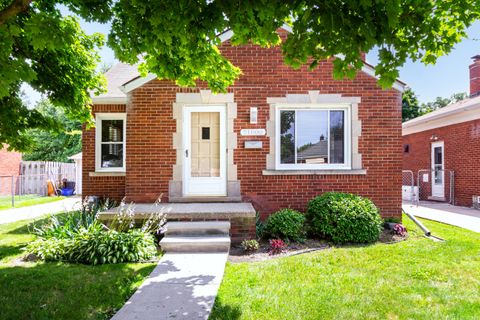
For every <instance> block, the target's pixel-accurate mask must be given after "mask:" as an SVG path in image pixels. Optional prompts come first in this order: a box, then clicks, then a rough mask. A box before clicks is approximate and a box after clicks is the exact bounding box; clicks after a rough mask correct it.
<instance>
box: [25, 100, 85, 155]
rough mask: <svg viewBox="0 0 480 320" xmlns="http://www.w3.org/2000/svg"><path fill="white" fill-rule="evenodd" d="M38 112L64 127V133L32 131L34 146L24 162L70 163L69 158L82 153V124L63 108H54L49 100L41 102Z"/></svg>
mask: <svg viewBox="0 0 480 320" xmlns="http://www.w3.org/2000/svg"><path fill="white" fill-rule="evenodd" d="M36 109H37V111H38V112H39V113H40V114H41V115H43V116H50V117H52V118H54V119H56V121H58V123H60V125H61V127H62V132H61V133H59V132H52V131H48V130H42V129H31V130H29V131H28V134H29V135H30V136H31V137H32V139H33V146H32V147H31V149H30V151H29V152H28V153H24V154H23V160H27V161H28V160H30V161H59V162H68V161H69V159H68V157H70V156H72V155H74V154H76V153H79V152H80V151H82V131H81V130H82V124H81V122H80V121H78V120H71V119H69V118H68V117H67V116H66V115H65V112H64V111H63V109H62V108H59V107H56V106H54V105H53V104H52V103H50V102H49V101H48V100H41V101H40V102H39V103H38V105H37V107H36Z"/></svg>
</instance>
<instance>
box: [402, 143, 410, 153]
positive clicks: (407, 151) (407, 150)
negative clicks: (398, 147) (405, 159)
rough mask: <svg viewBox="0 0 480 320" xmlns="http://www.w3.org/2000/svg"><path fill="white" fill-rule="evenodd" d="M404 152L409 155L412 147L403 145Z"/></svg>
mask: <svg viewBox="0 0 480 320" xmlns="http://www.w3.org/2000/svg"><path fill="white" fill-rule="evenodd" d="M403 152H404V153H409V152H410V145H409V144H404V145H403Z"/></svg>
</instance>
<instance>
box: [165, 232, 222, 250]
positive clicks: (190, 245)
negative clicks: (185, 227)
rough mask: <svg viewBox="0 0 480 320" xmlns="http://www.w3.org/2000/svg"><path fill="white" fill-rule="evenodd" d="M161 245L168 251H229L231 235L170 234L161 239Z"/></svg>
mask: <svg viewBox="0 0 480 320" xmlns="http://www.w3.org/2000/svg"><path fill="white" fill-rule="evenodd" d="M160 246H161V247H162V249H163V250H164V251H166V252H169V253H172V252H182V253H187V252H228V251H229V250H230V237H229V236H225V235H214V236H168V235H166V236H165V237H164V238H163V239H162V240H161V241H160Z"/></svg>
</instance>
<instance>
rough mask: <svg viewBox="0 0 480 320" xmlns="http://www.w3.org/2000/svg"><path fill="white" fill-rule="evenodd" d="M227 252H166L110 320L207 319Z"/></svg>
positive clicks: (221, 276) (219, 281) (220, 278)
mask: <svg viewBox="0 0 480 320" xmlns="http://www.w3.org/2000/svg"><path fill="white" fill-rule="evenodd" d="M227 257H228V253H167V254H165V255H164V256H163V257H162V259H161V260H160V261H159V263H158V265H157V267H156V268H155V269H154V270H153V272H152V273H151V274H150V276H149V277H148V278H147V279H146V280H145V281H144V282H143V284H142V285H141V286H140V288H138V290H137V291H136V292H135V293H134V294H133V296H132V297H131V298H130V300H128V301H127V303H126V304H125V305H124V306H123V307H122V308H121V309H120V310H119V311H118V312H117V314H115V316H113V318H112V320H134V319H138V320H140V319H141V320H153V319H155V320H160V319H205V320H206V319H208V317H209V315H210V312H211V310H212V307H213V303H214V302H215V297H216V295H217V291H218V288H219V286H220V283H221V281H222V278H223V272H224V270H225V263H226V262H227Z"/></svg>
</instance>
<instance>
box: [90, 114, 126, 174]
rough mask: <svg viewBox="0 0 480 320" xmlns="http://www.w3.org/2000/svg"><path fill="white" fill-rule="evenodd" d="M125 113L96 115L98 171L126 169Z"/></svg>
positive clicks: (96, 161)
mask: <svg viewBox="0 0 480 320" xmlns="http://www.w3.org/2000/svg"><path fill="white" fill-rule="evenodd" d="M125 129H126V116H125V114H124V113H101V114H97V115H96V146H95V163H96V168H95V169H96V171H125V140H126V137H125V131H126V130H125Z"/></svg>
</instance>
